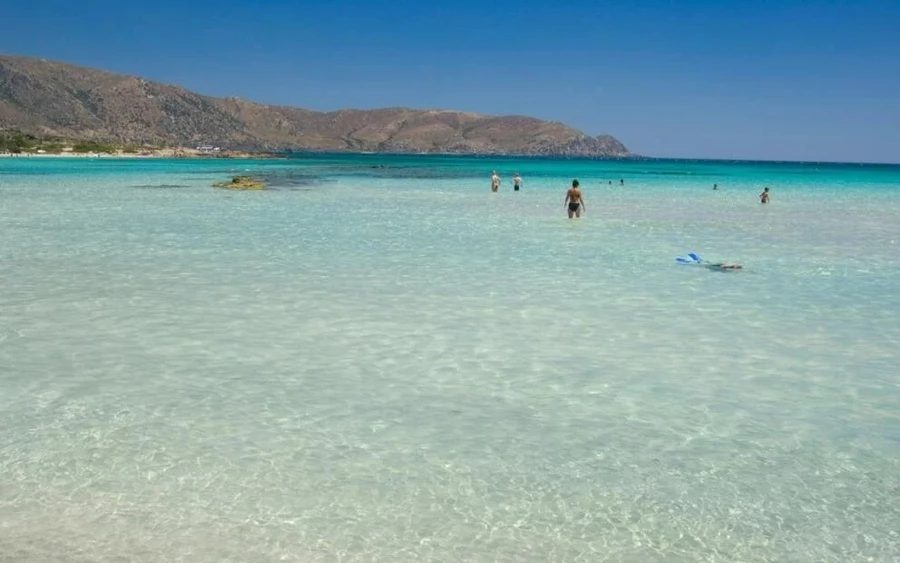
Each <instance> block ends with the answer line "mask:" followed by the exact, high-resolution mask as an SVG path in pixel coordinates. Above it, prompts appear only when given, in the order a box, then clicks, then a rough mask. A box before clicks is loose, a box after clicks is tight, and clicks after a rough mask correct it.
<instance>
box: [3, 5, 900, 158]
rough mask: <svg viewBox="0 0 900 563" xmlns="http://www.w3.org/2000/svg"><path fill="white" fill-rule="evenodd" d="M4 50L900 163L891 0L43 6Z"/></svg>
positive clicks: (741, 153) (345, 104) (17, 16)
mask: <svg viewBox="0 0 900 563" xmlns="http://www.w3.org/2000/svg"><path fill="white" fill-rule="evenodd" d="M0 52H3V53H8V54H22V55H32V56H39V57H46V58H50V59H56V60H61V61H66V62H72V63H76V64H81V65H86V66H92V67H98V68H103V69H107V70H111V71H115V72H123V73H128V74H135V75H140V76H144V77H147V78H150V79H153V80H158V81H163V82H169V83H176V84H180V85H182V86H185V87H187V88H189V89H192V90H196V91H198V92H201V93H205V94H211V95H217V96H239V97H242V98H246V99H250V100H254V101H259V102H264V103H269V104H286V105H294V106H301V107H306V108H310V109H316V110H333V109H340V108H349V107H355V108H376V107H389V106H409V107H416V108H441V109H460V110H467V111H476V112H483V113H491V114H522V115H532V116H536V117H540V118H544V119H551V120H559V121H563V122H565V123H567V124H570V125H573V126H575V127H577V128H579V129H581V130H583V131H585V132H586V133H589V134H600V133H610V134H613V135H615V136H616V137H618V138H619V139H621V140H622V141H623V142H624V143H625V144H626V145H627V146H628V147H629V148H630V149H631V150H632V151H634V152H636V153H638V154H643V155H648V156H665V157H688V158H694V157H696V158H703V157H706V158H747V159H754V158H758V159H783V160H844V161H865V162H900V0H855V1H851V0H846V1H843V0H817V1H813V0H807V1H802V2H801V1H795V0H741V1H734V0H718V1H716V0H709V1H699V0H698V1H690V0H684V1H677V0H646V1H641V0H634V1H631V2H628V1H615V2H603V1H600V0H595V1H591V0H583V1H581V2H550V1H547V0H518V1H511V0H494V1H491V0H455V1H454V2H446V1H444V2H429V1H427V0H418V1H407V0H402V1H393V2H379V1H377V0H371V1H362V0H331V1H328V0H322V1H318V2H311V1H306V0H295V1H280V0H279V1H274V0H273V1H262V0H259V1H257V2H249V1H243V2H237V1H230V0H218V1H215V2H213V1H207V0H180V1H177V2H176V1H171V0H152V1H148V2H140V1H128V0H117V1H115V2H112V1H91V0H84V1H77V0H75V1H73V0H65V1H60V0H41V1H35V2H28V3H23V2H19V3H18V4H17V5H15V6H14V5H13V4H8V5H7V6H5V7H4V8H3V9H2V33H0Z"/></svg>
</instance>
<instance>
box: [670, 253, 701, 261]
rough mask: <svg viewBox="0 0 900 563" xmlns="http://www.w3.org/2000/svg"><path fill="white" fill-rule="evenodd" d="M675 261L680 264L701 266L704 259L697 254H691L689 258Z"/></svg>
mask: <svg viewBox="0 0 900 563" xmlns="http://www.w3.org/2000/svg"><path fill="white" fill-rule="evenodd" d="M675 261H676V262H678V263H679V264H699V263H700V262H703V258H700V256H698V255H697V253H696V252H689V253H688V255H687V256H679V257H677V258H675Z"/></svg>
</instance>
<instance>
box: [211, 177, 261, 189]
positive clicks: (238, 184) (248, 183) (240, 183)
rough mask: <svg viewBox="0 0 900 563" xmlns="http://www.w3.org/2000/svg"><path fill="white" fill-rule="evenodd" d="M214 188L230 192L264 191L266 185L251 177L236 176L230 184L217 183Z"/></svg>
mask: <svg viewBox="0 0 900 563" xmlns="http://www.w3.org/2000/svg"><path fill="white" fill-rule="evenodd" d="M213 187H216V188H225V189H229V190H263V189H265V187H266V184H265V182H263V181H262V180H257V179H256V178H252V177H250V176H235V177H234V178H232V179H231V181H230V182H216V183H215V184H213Z"/></svg>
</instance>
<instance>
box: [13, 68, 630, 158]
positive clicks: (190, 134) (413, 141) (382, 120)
mask: <svg viewBox="0 0 900 563" xmlns="http://www.w3.org/2000/svg"><path fill="white" fill-rule="evenodd" d="M0 128H7V129H17V130H20V131H23V132H26V133H31V134H35V135H44V136H58V137H62V138H66V139H76V140H98V141H101V140H102V141H107V142H116V143H123V144H136V145H140V144H153V145H176V146H194V145H197V144H200V143H211V144H215V145H219V146H222V147H227V148H233V149H247V150H254V149H266V150H272V149H283V150H312V151H357V152H367V151H373V152H401V153H405V152H409V153H419V152H424V153H458V154H522V155H565V156H596V157H619V156H628V154H629V153H628V149H626V148H625V146H624V145H622V143H620V142H619V141H618V140H616V139H615V138H614V137H611V136H608V135H603V136H599V137H592V136H588V135H585V134H583V133H581V132H580V131H578V130H576V129H573V128H572V127H569V126H567V125H564V124H562V123H558V122H549V121H542V120H539V119H534V118H531V117H520V116H488V115H479V114H474V113H467V112H460V111H442V110H413V109H407V108H389V109H377V110H341V111H335V112H327V113H324V112H316V111H310V110H306V109H300V108H293V107H284V106H270V105H265V104H258V103H253V102H249V101H245V100H241V99H237V98H214V97H211V96H203V95H200V94H196V93H194V92H190V91H188V90H185V89H184V88H180V87H178V86H172V85H168V84H160V83H157V82H151V81H148V80H144V79H142V78H139V77H135V76H126V75H120V74H113V73H109V72H105V71H100V70H94V69H89V68H84V67H80V66H75V65H70V64H64V63H58V62H52V61H47V60H44V59H35V58H28V57H16V56H6V55H0Z"/></svg>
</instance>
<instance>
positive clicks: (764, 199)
mask: <svg viewBox="0 0 900 563" xmlns="http://www.w3.org/2000/svg"><path fill="white" fill-rule="evenodd" d="M759 202H760V203H769V188H768V187H766V188H763V191H762V193H760V194H759Z"/></svg>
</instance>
